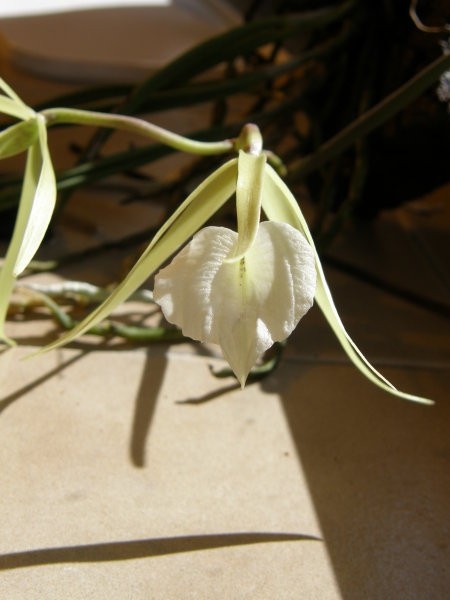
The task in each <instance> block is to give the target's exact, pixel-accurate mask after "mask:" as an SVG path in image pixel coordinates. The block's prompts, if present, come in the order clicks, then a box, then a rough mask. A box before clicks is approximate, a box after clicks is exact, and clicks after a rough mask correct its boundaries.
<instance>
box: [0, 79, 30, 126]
mask: <svg viewBox="0 0 450 600" xmlns="http://www.w3.org/2000/svg"><path fill="white" fill-rule="evenodd" d="M0 90H1V91H2V92H4V93H5V94H6V96H8V97H7V98H5V97H3V96H1V97H0V112H3V113H5V114H7V115H10V116H12V117H17V118H19V119H28V118H30V117H33V116H34V115H35V112H34V110H33V109H32V108H30V107H29V106H27V105H26V104H25V102H23V100H22V99H21V98H20V97H19V96H18V95H17V94H16V92H15V91H14V90H13V89H12V87H10V86H9V85H8V84H7V83H6V81H5V80H4V79H2V78H1V77H0Z"/></svg>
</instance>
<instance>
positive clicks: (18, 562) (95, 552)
mask: <svg viewBox="0 0 450 600" xmlns="http://www.w3.org/2000/svg"><path fill="white" fill-rule="evenodd" d="M289 541H292V542H294V541H316V542H317V541H321V540H320V538H317V537H315V536H312V535H302V534H295V533H247V532H244V533H218V534H210V535H190V536H180V537H173V538H150V539H145V540H130V541H125V542H107V543H102V544H86V545H83V546H64V547H60V548H42V549H38V550H28V551H25V552H13V553H11V554H3V555H1V556H0V570H7V569H20V568H24V567H35V566H39V565H51V564H61V563H70V562H73V563H76V562H105V561H118V560H131V559H136V558H148V557H152V556H163V555H167V554H177V553H180V552H195V551H200V550H211V549H214V548H226V547H230V546H241V545H248V544H261V543H269V542H289Z"/></svg>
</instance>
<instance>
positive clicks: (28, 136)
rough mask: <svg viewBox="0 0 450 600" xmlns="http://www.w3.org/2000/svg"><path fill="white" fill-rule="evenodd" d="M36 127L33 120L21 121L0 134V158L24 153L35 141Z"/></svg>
mask: <svg viewBox="0 0 450 600" xmlns="http://www.w3.org/2000/svg"><path fill="white" fill-rule="evenodd" d="M37 135H38V127H37V124H36V120H35V119H30V120H29V121H21V122H20V123H16V124H15V125H11V127H8V128H7V129H5V130H4V131H2V132H0V158H8V157H9V156H15V155H16V154H20V153H21V152H24V151H25V150H26V149H27V148H29V147H30V146H31V145H32V144H33V142H34V141H35V140H36V137H37Z"/></svg>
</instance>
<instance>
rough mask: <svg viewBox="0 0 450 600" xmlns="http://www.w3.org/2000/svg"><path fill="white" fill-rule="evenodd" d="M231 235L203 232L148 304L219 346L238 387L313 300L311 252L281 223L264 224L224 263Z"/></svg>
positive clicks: (161, 278)
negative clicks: (247, 246)
mask: <svg viewBox="0 0 450 600" xmlns="http://www.w3.org/2000/svg"><path fill="white" fill-rule="evenodd" d="M237 237H238V236H237V234H236V233H235V232H234V231H231V230H229V229H226V228H223V227H207V228H205V229H202V230H201V231H200V232H199V233H197V234H196V235H195V236H194V238H193V239H192V241H191V242H190V243H189V244H188V245H187V246H186V247H185V248H184V249H183V250H182V251H181V252H180V253H179V254H177V256H176V257H175V258H174V259H173V261H172V262H171V263H170V265H169V266H167V267H166V268H164V269H162V270H161V271H160V272H159V273H158V275H157V276H156V278H155V287H154V299H155V301H156V302H158V304H159V305H160V306H161V308H162V311H163V313H164V315H165V317H166V319H167V320H168V321H169V322H171V323H173V324H175V325H177V326H178V327H180V328H181V330H182V331H183V334H185V335H186V336H188V337H191V338H193V339H196V340H199V341H202V342H210V343H213V344H219V345H220V347H221V349H222V352H223V354H224V357H225V358H226V360H227V361H228V363H229V364H230V366H231V368H232V369H233V371H234V373H235V375H236V377H237V379H238V380H239V382H240V383H241V385H242V386H244V384H245V381H246V379H247V376H248V373H249V372H250V369H251V368H252V367H253V366H254V364H255V363H256V361H257V360H258V358H260V357H261V355H262V354H263V353H264V352H265V351H266V350H267V349H268V348H270V347H271V346H272V344H273V343H274V342H277V341H282V340H284V339H286V338H287V337H288V336H289V335H290V334H291V333H292V331H293V330H294V328H295V327H296V325H297V324H298V322H299V321H300V319H301V318H302V317H303V315H304V314H305V313H306V312H307V311H308V310H309V308H310V307H311V306H312V304H313V301H314V294H315V286H316V271H315V265H314V253H313V250H312V248H311V247H310V245H309V244H308V243H307V242H306V240H305V239H304V237H303V235H302V234H301V233H300V232H299V231H297V230H296V229H294V228H293V227H291V226H290V225H288V224H286V223H277V222H271V221H268V222H263V223H261V224H260V226H259V228H258V232H257V234H256V237H255V240H254V243H253V244H252V246H251V248H250V249H249V250H248V252H247V253H246V254H245V256H244V257H243V258H242V259H241V260H240V261H236V262H230V261H227V258H228V257H229V256H230V255H232V254H233V252H234V250H235V247H236V245H237V243H238V242H237Z"/></svg>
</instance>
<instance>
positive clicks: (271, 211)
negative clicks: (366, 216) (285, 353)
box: [262, 165, 433, 404]
mask: <svg viewBox="0 0 450 600" xmlns="http://www.w3.org/2000/svg"><path fill="white" fill-rule="evenodd" d="M262 207H263V210H264V212H265V214H266V215H267V217H268V218H269V219H271V220H274V221H282V222H286V223H290V224H291V225H292V226H293V227H296V228H297V229H299V231H301V232H302V233H303V235H304V236H305V237H306V239H307V240H308V242H309V243H310V245H311V247H312V248H313V250H314V254H315V258H316V270H317V289H316V301H317V304H318V305H319V306H320V308H321V310H322V312H323V314H324V316H325V318H326V319H327V321H328V323H329V324H330V326H331V328H332V329H333V332H334V333H335V335H336V337H337V338H338V340H339V342H340V344H341V345H342V347H343V349H344V350H345V352H346V353H347V355H348V357H349V358H350V360H351V361H352V362H353V364H354V365H355V367H357V368H358V369H359V370H360V371H361V372H362V373H363V375H365V376H366V377H367V378H368V379H369V380H370V381H372V383H374V384H375V385H377V386H379V387H380V388H382V389H383V390H385V391H386V392H389V393H390V394H393V395H394V396H398V397H399V398H403V399H404V400H411V401H413V402H420V403H422V404H433V401H432V400H429V399H427V398H422V397H420V396H414V395H412V394H407V393H405V392H401V391H400V390H397V389H396V388H395V387H394V386H393V385H392V384H391V383H390V382H389V381H388V380H387V379H386V378H385V377H383V375H381V373H379V372H378V371H377V370H376V369H375V368H374V367H373V366H372V365H371V364H370V362H369V361H368V360H367V359H366V357H365V356H364V355H363V354H362V352H361V351H360V350H359V348H358V347H357V346H356V344H355V343H354V341H353V340H352V339H351V337H350V336H349V334H348V333H347V331H346V330H345V328H344V325H343V323H342V321H341V319H340V317H339V314H338V311H337V309H336V306H335V304H334V301H333V297H332V295H331V292H330V288H329V287H328V284H327V281H326V279H325V274H324V272H323V268H322V264H321V262H320V259H319V256H318V254H317V251H316V249H315V246H314V241H313V239H312V236H311V233H310V231H309V228H308V224H307V222H306V220H305V218H304V216H303V214H302V212H301V210H300V208H299V206H298V203H297V201H296V200H295V198H294V196H293V195H292V193H291V191H290V190H289V188H288V187H287V186H286V184H285V183H284V182H283V181H282V180H281V179H280V177H279V176H278V174H277V173H276V172H275V171H274V170H273V169H272V167H270V166H269V165H267V167H266V177H265V181H264V195H263V200H262Z"/></svg>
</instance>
